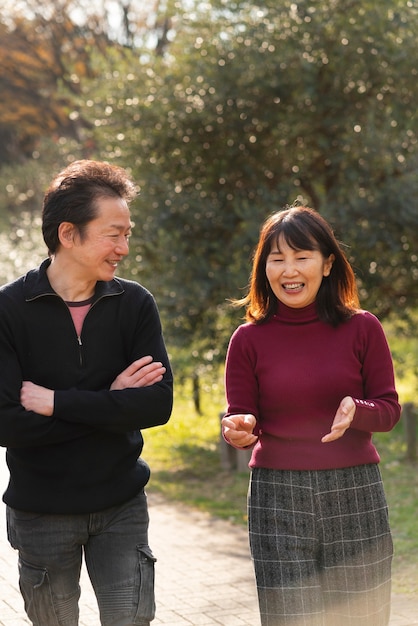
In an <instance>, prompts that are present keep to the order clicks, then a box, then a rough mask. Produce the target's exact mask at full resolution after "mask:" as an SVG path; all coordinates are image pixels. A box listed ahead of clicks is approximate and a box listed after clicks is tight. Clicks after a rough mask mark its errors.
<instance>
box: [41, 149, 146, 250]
mask: <svg viewBox="0 0 418 626" xmlns="http://www.w3.org/2000/svg"><path fill="white" fill-rule="evenodd" d="M136 195H137V187H136V185H135V184H134V182H133V181H132V179H131V177H130V175H129V174H128V173H127V172H126V170H124V169H123V168H122V167H118V166H116V165H111V164H110V163H106V162H102V161H91V160H80V161H74V162H73V163H71V164H70V165H69V166H68V167H66V168H65V169H64V170H62V171H61V172H60V173H59V174H57V176H55V178H54V179H53V181H52V182H51V184H50V186H49V188H48V189H47V191H46V193H45V197H44V201H43V207H42V234H43V238H44V241H45V243H46V245H47V247H48V252H49V254H55V252H56V251H57V249H58V247H59V238H58V228H59V225H60V224H62V223H63V222H70V223H71V224H74V226H75V227H76V228H77V229H78V232H79V234H80V237H83V234H84V232H85V228H86V225H87V224H88V223H89V222H91V221H92V220H94V219H95V218H96V217H97V211H98V208H97V200H99V199H100V198H122V199H123V200H125V201H126V202H127V203H128V204H129V202H131V201H132V200H133V198H134V197H135V196H136Z"/></svg>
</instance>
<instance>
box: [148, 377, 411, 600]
mask: <svg viewBox="0 0 418 626" xmlns="http://www.w3.org/2000/svg"><path fill="white" fill-rule="evenodd" d="M187 397H191V393H190V392H189V390H187V389H183V390H182V392H178V393H177V395H176V399H175V404H174V411H173V415H172V418H171V420H170V421H169V423H168V424H166V425H165V426H161V427H157V428H153V429H150V430H147V431H144V433H143V434H144V439H145V447H144V458H145V460H146V461H148V462H149V464H150V466H151V480H150V483H149V485H148V491H150V492H152V491H154V492H159V493H161V494H163V495H164V496H165V497H166V498H168V499H171V500H173V501H176V502H183V503H185V504H187V505H190V506H192V507H195V508H198V509H200V510H203V511H206V512H208V513H210V514H212V515H215V516H217V517H220V518H222V519H228V520H230V521H232V522H233V523H235V524H240V525H245V524H246V522H247V517H246V495H247V487H248V471H245V472H236V471H227V470H225V469H222V466H221V460H220V446H219V441H220V418H219V414H220V413H221V411H222V410H223V408H224V404H223V390H222V388H221V385H218V386H216V385H214V386H212V387H210V388H209V389H206V390H205V391H204V394H203V397H202V407H203V412H202V415H197V414H196V413H195V411H194V408H193V404H192V402H191V400H187ZM375 443H376V445H377V447H378V450H379V452H380V456H381V459H382V460H381V465H380V467H381V471H382V476H383V480H384V484H385V489H386V495H387V499H388V504H389V511H390V518H391V526H392V531H393V538H394V544H395V559H394V568H393V571H394V576H393V588H394V591H395V592H398V593H401V592H402V593H416V592H417V591H418V568H417V567H416V562H417V558H418V532H417V528H418V524H417V516H418V480H417V470H418V466H417V465H415V464H411V463H408V462H406V461H405V453H406V443H405V436H404V429H403V423H402V422H401V423H399V424H398V425H397V426H396V428H395V429H394V430H393V431H392V432H390V433H379V434H377V435H375Z"/></svg>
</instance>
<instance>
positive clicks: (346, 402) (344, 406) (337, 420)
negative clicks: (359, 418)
mask: <svg viewBox="0 0 418 626" xmlns="http://www.w3.org/2000/svg"><path fill="white" fill-rule="evenodd" d="M355 412H356V405H355V402H354V400H353V398H352V397H351V396H346V397H345V398H343V399H342V400H341V402H340V406H339V407H338V409H337V412H336V414H335V417H334V421H333V423H332V426H331V431H330V432H329V433H328V434H327V435H325V436H324V437H322V439H321V441H322V443H328V442H329V441H335V440H336V439H339V438H340V437H342V436H343V435H344V433H345V431H346V430H347V428H350V426H351V422H352V421H353V417H354V413H355Z"/></svg>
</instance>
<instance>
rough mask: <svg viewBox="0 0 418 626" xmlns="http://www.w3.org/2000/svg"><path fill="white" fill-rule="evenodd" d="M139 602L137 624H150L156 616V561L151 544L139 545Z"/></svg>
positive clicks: (141, 625)
mask: <svg viewBox="0 0 418 626" xmlns="http://www.w3.org/2000/svg"><path fill="white" fill-rule="evenodd" d="M137 549H138V587H137V589H138V604H137V610H136V615H135V624H138V625H139V626H148V624H149V623H150V622H151V621H152V620H153V619H154V617H155V592H154V579H155V572H154V570H155V568H154V565H155V561H156V560H157V559H156V558H155V556H154V555H153V553H152V552H151V548H150V547H149V546H138V548H137Z"/></svg>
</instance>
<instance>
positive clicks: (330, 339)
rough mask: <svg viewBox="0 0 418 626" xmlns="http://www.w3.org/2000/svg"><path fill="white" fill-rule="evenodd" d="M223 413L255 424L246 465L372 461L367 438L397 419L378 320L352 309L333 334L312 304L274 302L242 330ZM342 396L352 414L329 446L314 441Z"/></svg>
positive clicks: (229, 367)
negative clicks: (264, 318) (274, 307)
mask: <svg viewBox="0 0 418 626" xmlns="http://www.w3.org/2000/svg"><path fill="white" fill-rule="evenodd" d="M226 393H227V402H228V409H227V414H228V415H233V414H237V413H252V414H253V415H255V417H256V418H257V428H256V431H255V432H256V434H259V439H258V442H257V443H256V444H255V446H254V449H253V453H252V458H251V462H250V466H251V467H266V468H273V469H300V470H304V469H330V468H337V467H350V466H353V465H361V464H364V463H376V462H378V461H379V455H378V453H377V451H376V448H375V447H374V445H373V443H372V433H373V432H380V431H389V430H391V429H392V428H393V426H394V425H395V424H396V422H397V421H398V420H399V417H400V406H399V404H398V396H397V393H396V390H395V383H394V375H393V364H392V358H391V354H390V351H389V348H388V344H387V341H386V338H385V335H384V332H383V328H382V326H381V324H380V322H379V321H378V319H377V318H376V317H375V316H374V315H372V314H371V313H368V312H367V311H360V312H359V313H357V314H355V315H354V316H353V317H352V318H351V319H350V320H349V321H347V322H345V323H343V324H340V325H339V326H338V327H337V328H334V327H332V326H330V325H329V324H325V323H324V322H321V321H319V319H318V317H317V314H316V307H315V304H312V305H310V306H308V307H306V308H303V309H292V308H289V307H286V306H285V305H283V304H282V303H280V305H279V309H278V314H277V315H275V316H274V317H273V318H272V319H271V320H269V321H268V322H266V323H264V324H260V325H255V324H243V325H242V326H240V327H239V328H238V329H237V330H236V331H235V333H234V334H233V336H232V338H231V341H230V345H229V348H228V354H227V361H226ZM345 396H352V398H353V399H354V401H355V403H356V412H355V415H354V420H353V422H352V425H351V427H350V428H349V429H348V430H347V431H346V432H345V434H344V436H343V437H341V438H340V439H338V440H337V441H334V442H330V443H322V442H321V438H322V437H323V436H324V435H325V434H327V433H328V432H329V431H330V428H331V424H332V422H333V419H334V416H335V412H336V410H337V408H338V406H339V404H340V402H341V400H342V399H343V398H344V397H345Z"/></svg>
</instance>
